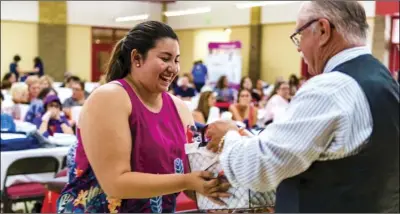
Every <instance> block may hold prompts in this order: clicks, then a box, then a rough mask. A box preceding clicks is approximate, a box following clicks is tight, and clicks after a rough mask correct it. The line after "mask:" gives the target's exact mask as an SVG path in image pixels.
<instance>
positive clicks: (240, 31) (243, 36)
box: [230, 26, 250, 76]
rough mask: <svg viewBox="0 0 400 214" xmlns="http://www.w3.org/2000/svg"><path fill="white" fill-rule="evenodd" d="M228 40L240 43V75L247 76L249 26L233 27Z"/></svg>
mask: <svg viewBox="0 0 400 214" xmlns="http://www.w3.org/2000/svg"><path fill="white" fill-rule="evenodd" d="M230 40H231V41H240V42H241V43H242V51H241V52H242V76H247V75H248V74H249V56H250V27H249V26H241V27H233V28H232V33H231V35H230Z"/></svg>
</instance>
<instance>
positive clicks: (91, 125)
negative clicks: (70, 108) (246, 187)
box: [79, 84, 221, 199]
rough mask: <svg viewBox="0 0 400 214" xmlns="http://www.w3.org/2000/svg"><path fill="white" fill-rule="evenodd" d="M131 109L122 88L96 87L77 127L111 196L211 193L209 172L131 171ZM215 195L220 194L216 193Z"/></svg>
mask: <svg viewBox="0 0 400 214" xmlns="http://www.w3.org/2000/svg"><path fill="white" fill-rule="evenodd" d="M132 108H134V106H133V107H132V106H131V103H130V100H129V96H128V95H127V93H126V92H125V90H124V89H123V88H122V87H120V86H118V85H114V84H106V85H103V86H100V87H99V88H97V89H96V90H95V91H94V92H93V94H92V95H90V97H89V99H88V100H87V102H86V103H85V105H84V106H83V109H82V112H81V115H80V120H79V127H80V130H81V132H80V133H81V137H82V142H83V146H84V149H85V152H86V155H87V157H88V160H89V162H90V165H91V166H92V168H93V170H94V173H95V174H96V178H97V180H98V181H99V183H100V185H101V187H102V188H103V190H104V191H105V193H106V194H107V195H108V196H110V197H114V198H119V199H128V198H151V197H155V196H160V195H167V194H171V193H176V192H180V191H183V190H186V189H194V190H197V191H199V192H201V193H203V194H206V195H210V193H209V192H208V188H209V187H210V188H211V186H215V185H216V184H215V182H216V181H215V180H213V181H204V179H205V178H207V179H209V178H211V176H212V175H211V173H207V172H201V173H191V174H165V175H155V174H147V173H139V172H132V170H131V164H130V160H131V150H132V139H131V131H130V128H129V123H128V118H129V115H130V113H131V110H132ZM216 194H217V195H219V196H220V195H221V194H219V193H216ZM211 195H212V194H211Z"/></svg>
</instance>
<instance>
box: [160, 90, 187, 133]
mask: <svg viewBox="0 0 400 214" xmlns="http://www.w3.org/2000/svg"><path fill="white" fill-rule="evenodd" d="M166 94H167V96H169V97H170V98H171V99H172V101H173V103H174V105H175V107H176V110H177V111H178V114H179V116H180V118H181V120H182V123H183V124H184V125H185V127H186V126H187V125H192V124H194V122H193V117H192V112H191V111H190V109H189V107H188V106H187V105H186V103H185V102H184V101H183V100H181V99H179V98H178V97H176V96H175V95H173V94H170V93H166Z"/></svg>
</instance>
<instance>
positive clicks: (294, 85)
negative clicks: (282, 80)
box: [289, 74, 299, 96]
mask: <svg viewBox="0 0 400 214" xmlns="http://www.w3.org/2000/svg"><path fill="white" fill-rule="evenodd" d="M289 86H290V95H291V96H294V95H295V94H296V91H297V89H298V88H299V78H297V76H296V75H295V74H292V75H290V77H289Z"/></svg>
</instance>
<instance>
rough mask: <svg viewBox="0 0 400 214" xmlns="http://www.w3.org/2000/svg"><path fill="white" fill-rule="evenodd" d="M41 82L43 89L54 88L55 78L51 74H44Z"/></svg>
mask: <svg viewBox="0 0 400 214" xmlns="http://www.w3.org/2000/svg"><path fill="white" fill-rule="evenodd" d="M39 83H40V88H41V89H44V88H52V87H53V83H54V81H53V78H51V77H50V76H49V75H43V76H42V77H40V79H39Z"/></svg>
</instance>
